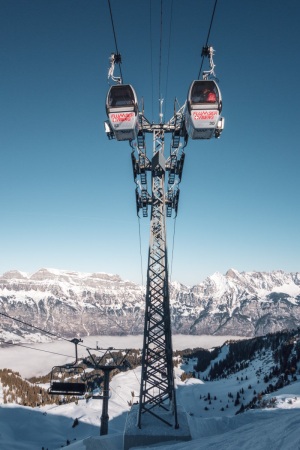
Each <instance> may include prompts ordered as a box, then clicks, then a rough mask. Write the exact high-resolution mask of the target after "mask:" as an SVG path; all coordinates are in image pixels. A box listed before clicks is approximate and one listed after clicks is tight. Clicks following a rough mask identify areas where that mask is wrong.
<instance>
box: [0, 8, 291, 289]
mask: <svg viewBox="0 0 300 450" xmlns="http://www.w3.org/2000/svg"><path fill="white" fill-rule="evenodd" d="M150 5H151V7H150ZM213 6H214V0H211V1H208V0H202V1H200V0H186V1H185V2H182V1H179V0H173V2H172V1H171V0H169V1H166V0H164V1H163V14H162V18H163V21H162V24H163V26H162V30H163V34H162V64H161V86H162V96H163V98H164V105H165V119H166V120H168V119H169V118H170V117H171V116H172V114H173V102H174V98H175V97H176V98H177V99H178V101H179V103H180V105H183V103H184V101H185V98H186V94H187V90H188V87H189V85H190V83H191V81H192V80H193V79H197V77H198V72H199V68H200V64H201V56H200V55H201V49H202V46H203V45H204V44H205V41H206V37H207V33H208V28H209V23H210V18H211V14H212V10H213ZM111 7H112V12H113V18H114V25H115V30H116V37H117V44H118V50H119V52H120V53H121V55H122V61H123V63H122V73H123V81H124V83H130V84H132V85H133V86H134V88H135V90H136V92H137V95H138V97H139V99H141V98H142V97H143V98H144V103H145V116H146V117H147V118H148V119H149V120H151V121H152V120H153V121H156V122H157V121H158V112H159V109H158V97H159V94H158V84H159V42H160V1H158V0H154V1H153V0H152V2H151V3H150V1H148V0H147V1H146V0H144V1H140V0H129V2H123V1H118V0H111ZM0 8H1V15H0V58H1V67H2V68H1V72H0V82H1V97H0V104H1V107H0V146H1V177H0V192H1V228H0V230H1V240H0V273H3V272H5V271H7V270H10V269H18V270H21V271H26V272H34V271H36V270H38V269H39V268H41V267H55V268H58V269H67V270H75V271H82V272H108V273H117V274H119V275H120V276H121V277H122V278H125V279H130V280H132V281H136V282H138V283H142V279H143V282H144V283H145V278H146V264H147V249H148V240H149V219H141V221H140V227H141V238H142V239H141V240H142V255H143V262H142V263H143V271H141V259H140V244H139V223H138V220H137V217H136V209H135V196H134V189H135V184H134V182H133V176H132V170H131V161H130V147H129V145H128V143H125V142H124V143H123V142H117V141H108V140H107V138H106V135H105V133H104V128H103V122H104V120H106V113H105V97H106V93H107V90H108V88H109V85H108V83H107V70H108V66H109V61H108V58H109V55H110V53H111V52H114V51H115V42H114V36H113V31H112V26H111V21H110V14H109V7H108V3H107V1H104V0H97V1H96V0H10V1H8V0H0ZM150 12H151V14H150ZM171 12H172V14H171ZM150 15H151V19H150ZM299 17H300V4H299V2H298V1H297V0H287V1H285V2H284V3H283V2H279V1H272V2H271V1H266V2H261V1H260V0H252V1H251V2H241V1H240V0H226V1H225V0H219V1H218V4H217V9H216V13H215V18H214V23H213V27H212V30H211V34H210V40H209V44H211V45H213V47H214V48H215V50H216V54H215V58H214V60H215V64H216V74H217V77H218V79H219V86H220V89H221V91H222V95H223V116H224V117H225V129H224V132H223V134H222V136H221V138H220V139H218V140H217V139H214V140H211V141H203V142H200V141H192V140H190V141H189V144H188V146H187V148H186V160H185V167H184V172H183V178H182V183H181V186H180V188H181V197H180V204H179V213H178V217H177V221H176V232H175V245H174V251H173V246H172V243H173V233H174V220H173V219H169V220H168V224H167V227H168V240H169V244H168V249H169V260H170V263H171V261H172V270H171V277H172V280H178V281H181V282H182V283H185V284H189V285H192V284H196V283H199V282H201V281H202V280H203V279H204V278H205V277H206V276H209V275H211V274H212V273H214V272H216V271H219V272H221V273H225V272H226V271H227V269H229V268H230V267H234V268H235V269H237V270H239V271H249V270H259V271H271V270H276V269H283V270H285V271H288V272H296V271H299V270H300V267H299V253H300V244H299V225H298V224H299V221H300V213H299V205H298V196H299V187H300V181H299V166H300V154H299V145H298V140H299V137H298V130H299V123H298V114H297V113H298V105H299V104H300V91H299V89H298V86H299V81H298V78H299V75H298V74H299V65H300V64H299V59H300V57H299V55H300V36H299V25H298V22H299ZM171 19H172V20H171ZM170 21H171V23H170ZM169 36H171V40H170V41H169ZM167 139H169V137H167ZM168 149H169V141H168V140H167V142H166V147H165V151H166V153H168ZM151 151H152V150H151V141H148V152H149V153H150V155H151ZM172 254H173V259H172Z"/></svg>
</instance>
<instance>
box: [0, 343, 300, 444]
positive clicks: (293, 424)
mask: <svg viewBox="0 0 300 450" xmlns="http://www.w3.org/2000/svg"><path fill="white" fill-rule="evenodd" d="M45 345H46V344H45ZM294 345H296V344H294ZM295 348H296V347H295ZM1 351H2V350H0V356H1ZM23 351H24V352H26V350H23ZM36 353H37V352H36ZM227 355H228V344H226V345H224V346H223V347H222V350H221V352H220V353H219V355H218V356H217V357H216V358H215V360H214V361H212V362H211V366H213V365H214V364H215V363H216V362H220V361H222V360H225V358H226V356H227ZM38 362H39V359H38V357H37V356H36V364H37V365H38ZM248 362H249V365H248V367H246V368H244V369H242V370H241V371H238V372H236V373H232V374H230V375H228V376H226V377H225V378H220V379H217V380H216V381H206V378H207V375H208V373H209V368H208V369H207V370H206V371H205V372H202V373H200V379H198V378H197V376H198V374H196V378H189V379H186V380H185V381H182V380H181V375H182V374H183V373H189V372H192V371H194V365H195V363H196V360H195V359H188V360H187V359H184V361H183V362H182V364H181V365H180V366H179V367H178V368H176V369H175V375H176V387H177V402H178V404H181V405H183V406H184V408H185V410H186V412H187V414H188V420H189V425H190V430H191V434H192V441H190V442H187V443H179V444H176V445H174V444H170V445H167V444H164V445H163V446H159V447H157V446H156V447H151V448H159V449H160V450H171V449H172V450H173V449H178V450H185V449H188V450H196V449H197V450H199V448H201V449H204V450H208V449H220V450H221V449H222V450H224V449H230V450H238V449H243V450H247V449H249V450H250V449H253V448H255V449H258V450H270V449H272V448H274V449H278V450H279V449H280V450H281V449H292V448H293V450H294V449H295V448H298V446H299V431H298V428H299V427H298V424H299V419H300V382H299V381H298V380H297V381H291V382H290V383H289V385H287V386H285V387H283V388H282V389H280V390H278V391H276V392H273V393H272V394H266V395H264V396H263V398H262V400H261V403H260V407H258V408H257V409H252V410H247V411H245V412H244V413H242V414H238V415H236V413H237V411H238V410H239V409H240V406H241V404H239V405H235V404H234V399H235V397H236V394H237V392H243V393H242V394H241V396H240V400H241V402H243V403H244V404H245V405H246V404H247V403H248V402H250V401H251V399H252V398H253V393H254V391H256V392H257V393H259V392H260V391H263V390H265V389H266V387H267V385H268V384H269V382H270V381H267V382H265V381H264V377H265V375H266V374H268V373H269V371H270V369H271V367H272V366H273V365H274V360H273V357H272V352H271V351H270V350H262V351H261V352H257V354H256V356H255V358H253V359H251V360H250V361H248ZM298 369H299V368H297V371H298ZM139 380H140V368H137V369H135V370H134V371H133V370H131V371H129V372H126V373H121V374H118V375H117V376H115V377H114V378H113V380H112V381H111V384H110V388H111V398H110V400H109V416H110V422H109V435H108V436H106V437H105V436H104V437H99V424H100V416H101V408H102V401H101V400H89V401H88V402H86V400H79V402H78V405H76V404H74V403H73V404H68V405H60V406H53V405H51V406H46V407H42V408H34V409H32V408H26V407H21V406H17V405H3V403H2V402H1V399H2V398H3V397H2V389H1V386H0V423H1V429H0V448H1V449H2V448H3V449H5V450H6V449H7V450H21V449H22V450H32V449H41V448H42V446H44V448H45V449H46V448H48V450H54V449H59V448H61V447H62V446H66V445H67V442H69V443H70V445H69V446H68V448H70V449H76V450H87V449H88V448H90V449H92V448H93V447H91V445H92V443H94V444H96V443H97V445H100V446H99V447H97V448H101V449H106V450H122V442H123V437H122V433H123V429H124V425H125V420H126V415H127V412H128V411H129V405H128V402H129V400H131V399H132V391H133V392H134V395H135V396H138V393H139ZM229 393H231V394H232V396H229V395H228V394H229ZM209 399H210V400H209ZM227 405H228V406H227ZM75 418H78V420H79V425H78V426H76V427H74V428H73V427H72V425H73V423H74V420H75ZM90 437H92V438H90ZM99 441H100V442H99ZM95 448H96V447H95Z"/></svg>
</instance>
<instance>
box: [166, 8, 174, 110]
mask: <svg viewBox="0 0 300 450" xmlns="http://www.w3.org/2000/svg"><path fill="white" fill-rule="evenodd" d="M172 18H173V0H172V2H171V17H170V28H169V45H168V60H167V79H166V99H165V105H164V115H165V114H166V104H167V98H168V81H169V65H170V53H171V34H172Z"/></svg>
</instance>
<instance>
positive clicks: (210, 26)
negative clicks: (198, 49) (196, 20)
mask: <svg viewBox="0 0 300 450" xmlns="http://www.w3.org/2000/svg"><path fill="white" fill-rule="evenodd" d="M217 3H218V0H215V4H214V9H213V12H212V16H211V20H210V25H209V30H208V33H207V38H206V43H205V47H207V45H208V40H209V36H210V32H211V28H212V24H213V20H214V16H215V11H216V7H217ZM203 61H204V55H203V56H202V61H201V66H200V70H199V73H198V80H199V79H200V76H201V72H202V66H203Z"/></svg>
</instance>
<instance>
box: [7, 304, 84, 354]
mask: <svg viewBox="0 0 300 450" xmlns="http://www.w3.org/2000/svg"><path fill="white" fill-rule="evenodd" d="M0 315H1V316H4V317H7V318H8V319H11V320H14V321H16V322H19V323H22V324H23V325H27V326H28V327H31V328H34V329H35V330H38V331H41V332H42V333H44V334H49V336H53V337H55V338H57V339H62V340H63V341H66V342H70V343H72V340H71V339H67V338H64V337H63V336H58V335H57V334H54V333H51V331H47V330H43V329H42V328H39V327H36V326H35V325H32V324H31V323H27V322H24V321H23V320H20V319H17V318H16V317H12V316H10V315H8V314H5V313H2V312H0ZM77 345H78V346H80V347H84V348H87V346H86V345H83V344H80V343H78V344H77Z"/></svg>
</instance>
